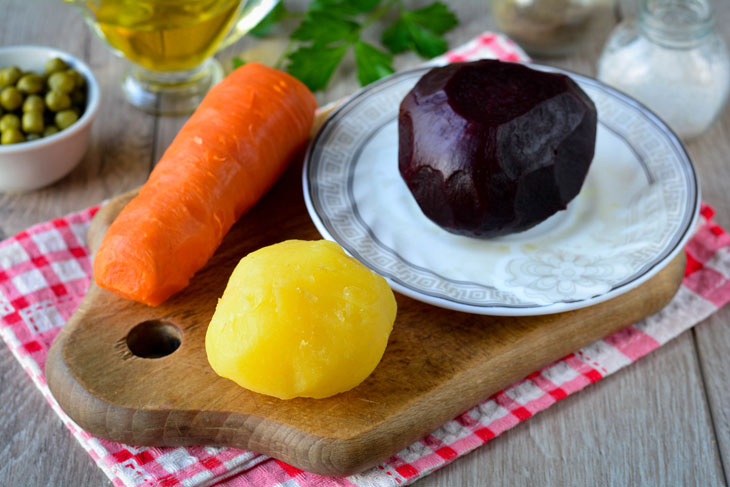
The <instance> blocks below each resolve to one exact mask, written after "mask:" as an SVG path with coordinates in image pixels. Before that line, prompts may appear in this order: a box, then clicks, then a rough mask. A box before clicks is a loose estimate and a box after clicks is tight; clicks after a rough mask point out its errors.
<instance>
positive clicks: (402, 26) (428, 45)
mask: <svg viewBox="0 0 730 487" xmlns="http://www.w3.org/2000/svg"><path fill="white" fill-rule="evenodd" d="M458 22H459V21H458V20H457V19H456V16H455V15H454V14H453V13H452V12H451V11H450V10H449V8H448V7H447V6H446V5H444V4H443V3H441V2H434V3H432V4H431V5H429V6H427V7H424V8H420V9H418V10H413V11H407V10H403V11H401V16H400V18H399V19H398V20H397V21H396V22H395V24H393V25H391V26H390V27H388V28H387V29H385V30H384V31H383V34H382V36H381V39H380V40H381V42H382V43H383V45H384V46H385V47H387V48H388V50H389V51H390V52H392V53H393V54H399V53H401V52H403V51H406V50H408V49H413V50H414V51H416V52H417V53H418V54H419V55H420V56H422V57H425V58H428V59H430V58H432V57H436V56H438V55H440V54H443V53H444V52H446V49H447V48H448V45H447V43H446V40H444V39H443V38H442V37H441V35H442V34H443V33H445V32H446V31H448V30H450V29H453V28H454V27H455V26H456V25H457V24H458Z"/></svg>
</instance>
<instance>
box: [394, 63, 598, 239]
mask: <svg viewBox="0 0 730 487" xmlns="http://www.w3.org/2000/svg"><path fill="white" fill-rule="evenodd" d="M596 123H597V116H596V107H595V106H594V104H593V102H592V101H591V99H590V98H589V97H588V95H586V94H585V92H583V90H581V89H580V87H579V86H578V85H577V84H576V83H575V82H574V81H573V80H572V79H570V78H569V77H568V76H565V75H562V74H556V73H547V72H543V71H538V70H535V69H531V68H528V67H526V66H523V65H521V64H515V63H507V62H501V61H492V60H482V61H475V62H471V63H456V64H451V65H449V66H445V67H441V68H434V69H432V70H430V71H429V72H428V73H426V74H425V75H424V76H423V77H422V78H421V79H420V80H419V81H418V83H416V86H415V87H414V88H413V89H412V90H411V91H410V92H409V93H408V95H406V97H405V98H404V99H403V101H402V102H401V105H400V113H399V116H398V136H399V142H398V168H399V170H400V174H401V176H402V177H403V180H404V181H405V182H406V184H407V185H408V188H409V189H410V191H411V193H412V194H413V196H414V198H415V199H416V202H417V203H418V205H419V206H420V207H421V210H422V211H423V213H424V214H425V215H426V216H427V217H428V218H430V219H431V220H432V221H433V222H434V223H436V224H437V225H439V226H441V227H442V228H444V229H445V230H448V231H449V232H453V233H457V234H461V235H468V236H471V237H480V238H489V237H495V236H499V235H506V234H509V233H514V232H520V231H523V230H527V229H528V228H530V227H532V226H534V225H536V224H538V223H540V222H541V221H543V220H545V219H546V218H548V217H549V216H551V215H553V214H554V213H556V212H557V211H559V210H563V209H565V207H566V205H567V204H568V202H570V201H571V200H572V199H573V198H574V197H575V196H576V195H577V194H578V192H579V191H580V189H581V186H582V185H583V181H584V180H585V177H586V174H587V173H588V168H589V166H590V164H591V160H592V159H593V153H594V149H595V143H596Z"/></svg>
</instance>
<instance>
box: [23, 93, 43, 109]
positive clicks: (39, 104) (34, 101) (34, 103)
mask: <svg viewBox="0 0 730 487" xmlns="http://www.w3.org/2000/svg"><path fill="white" fill-rule="evenodd" d="M45 109H46V104H45V102H44V101H43V98H41V97H40V96H38V95H28V98H26V99H25V101H24V102H23V112H43V110H45Z"/></svg>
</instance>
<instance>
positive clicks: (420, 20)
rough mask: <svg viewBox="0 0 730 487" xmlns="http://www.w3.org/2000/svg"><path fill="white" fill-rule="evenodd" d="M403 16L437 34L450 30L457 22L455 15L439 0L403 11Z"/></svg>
mask: <svg viewBox="0 0 730 487" xmlns="http://www.w3.org/2000/svg"><path fill="white" fill-rule="evenodd" d="M403 16H404V17H406V18H407V19H408V20H411V21H413V22H415V23H416V24H418V25H420V26H421V27H425V28H426V29H428V30H430V31H431V32H433V33H434V34H439V35H441V34H444V33H446V32H448V31H450V30H451V29H453V28H454V27H456V26H457V25H458V24H459V20H458V19H457V18H456V15H454V14H453V12H451V10H449V7H447V6H446V5H445V4H443V3H441V2H434V3H432V4H431V5H429V6H427V7H423V8H419V9H418V10H413V11H411V12H404V13H403Z"/></svg>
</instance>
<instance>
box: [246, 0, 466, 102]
mask: <svg viewBox="0 0 730 487" xmlns="http://www.w3.org/2000/svg"><path fill="white" fill-rule="evenodd" d="M386 14H391V15H390V17H392V18H394V19H395V20H394V21H393V23H392V25H390V26H389V27H387V28H386V29H385V30H384V31H383V33H382V36H381V43H382V45H383V46H384V47H385V49H382V48H379V47H378V46H375V45H373V44H371V43H369V42H366V41H364V40H362V33H363V31H364V30H365V29H367V28H369V27H370V26H371V25H372V24H374V23H375V22H377V21H378V20H380V19H382V18H383V17H384V16H385V15H386ZM393 14H395V15H393ZM292 16H296V14H295V13H292V12H289V11H288V10H287V9H286V7H285V6H284V3H283V0H280V1H279V3H278V4H277V6H276V7H275V8H274V9H273V10H272V11H271V12H270V13H269V15H267V16H266V17H265V18H264V19H263V20H262V21H261V23H259V25H257V26H256V28H255V29H254V30H253V31H252V34H253V35H256V36H264V35H266V34H268V33H269V32H270V30H271V29H272V27H273V26H274V24H276V23H277V22H279V21H280V20H282V19H284V18H287V17H292ZM457 24H458V20H457V18H456V16H455V15H454V14H453V12H451V10H449V8H448V7H447V6H446V5H445V4H443V3H441V2H440V1H436V2H434V3H432V4H430V5H428V6H426V7H423V8H418V9H415V10H411V9H408V8H406V7H405V6H404V2H403V0H314V1H312V2H311V3H310V4H309V7H308V8H307V10H306V12H304V17H303V19H302V20H301V22H300V23H299V25H298V27H296V29H295V30H294V31H293V32H292V34H291V38H290V42H289V47H288V48H287V50H286V52H285V53H284V55H283V57H282V60H281V62H280V63H279V64H284V63H285V66H284V68H285V69H286V70H287V71H288V72H289V73H290V74H292V75H293V76H295V77H296V78H298V79H300V80H301V81H302V82H303V83H305V84H306V85H307V86H308V87H309V89H311V90H312V91H319V90H323V89H325V88H326V87H327V84H328V83H329V81H330V79H331V78H332V75H333V74H334V72H335V71H336V69H337V67H338V66H339V65H340V63H341V62H342V59H343V58H344V57H345V55H346V54H347V53H348V52H350V51H352V53H353V54H354V56H355V66H356V68H357V78H358V81H360V84H361V85H363V86H365V85H366V84H369V83H372V82H373V81H376V80H378V79H380V78H383V77H385V76H387V75H389V74H391V73H393V72H394V69H393V55H394V54H400V53H402V52H405V51H415V52H416V53H418V54H419V55H420V56H422V57H424V58H427V59H430V58H432V57H435V56H438V55H440V54H443V53H444V52H446V49H447V43H446V40H445V39H444V38H443V34H445V33H446V32H448V31H449V30H451V29H453V28H454V27H455V26H456V25H457ZM386 49H387V50H386ZM234 62H238V63H240V62H241V61H240V60H238V59H236V60H234Z"/></svg>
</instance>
